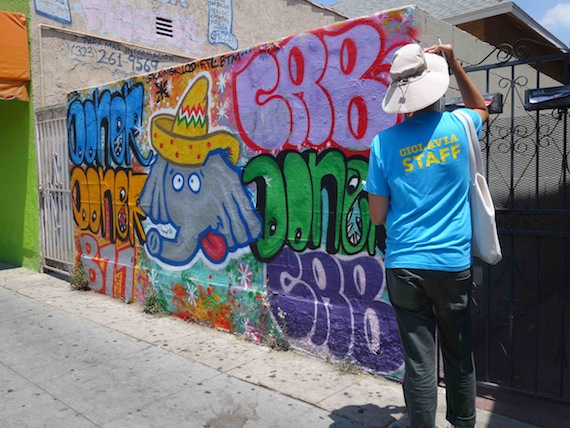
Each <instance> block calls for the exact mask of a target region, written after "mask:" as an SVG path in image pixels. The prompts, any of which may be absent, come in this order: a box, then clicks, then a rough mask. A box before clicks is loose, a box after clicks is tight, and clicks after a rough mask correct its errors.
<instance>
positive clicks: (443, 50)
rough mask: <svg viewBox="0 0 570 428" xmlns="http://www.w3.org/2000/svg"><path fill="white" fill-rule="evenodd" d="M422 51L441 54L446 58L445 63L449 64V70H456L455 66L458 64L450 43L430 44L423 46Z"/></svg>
mask: <svg viewBox="0 0 570 428" xmlns="http://www.w3.org/2000/svg"><path fill="white" fill-rule="evenodd" d="M424 52H426V53H431V54H436V55H443V56H444V58H445V59H446V60H447V64H448V65H449V68H450V69H451V71H454V70H456V69H457V67H459V66H460V64H459V61H457V58H456V57H455V52H454V51H453V46H451V45H444V44H439V45H433V46H430V47H429V48H425V49H424Z"/></svg>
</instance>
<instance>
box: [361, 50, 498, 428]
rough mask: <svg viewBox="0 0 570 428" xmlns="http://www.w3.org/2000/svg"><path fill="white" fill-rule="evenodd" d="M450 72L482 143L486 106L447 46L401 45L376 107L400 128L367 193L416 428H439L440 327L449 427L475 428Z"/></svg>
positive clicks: (381, 140) (464, 202)
mask: <svg viewBox="0 0 570 428" xmlns="http://www.w3.org/2000/svg"><path fill="white" fill-rule="evenodd" d="M448 67H449V69H448ZM449 70H451V72H452V73H453V74H454V75H455V79H456V82H457V85H458V88H459V92H460V93H461V96H462V98H463V102H464V103H465V107H466V108H465V109H464V111H465V112H466V113H468V114H469V115H470V117H471V118H472V120H473V122H474V124H475V128H476V130H477V133H478V135H480V132H481V128H482V124H483V123H484V122H486V121H487V119H488V116H489V113H488V110H487V106H486V104H485V100H484V98H483V96H482V95H481V93H480V92H479V91H478V90H477V88H476V87H475V86H474V84H473V83H472V82H471V81H470V79H469V78H468V76H467V74H466V73H465V71H464V70H463V68H462V66H461V64H460V63H459V61H458V59H457V58H456V56H455V53H454V50H453V47H452V46H451V45H446V44H438V45H435V46H432V47H429V48H427V49H425V50H424V49H422V48H421V47H420V46H419V45H418V44H415V43H412V44H408V45H405V46H402V47H401V48H399V49H398V50H397V51H396V52H395V54H394V60H393V63H392V66H391V68H390V78H391V84H390V86H389V88H388V90H387V92H386V95H385V97H384V99H383V101H382V108H383V109H384V111H385V112H386V113H390V114H403V115H404V116H405V120H404V121H403V122H401V123H398V124H396V125H394V126H392V127H390V128H388V129H386V130H384V131H383V132H381V133H380V134H378V135H377V136H376V137H375V138H374V139H373V140H372V143H371V150H370V159H369V169H368V175H367V178H366V183H365V186H364V190H365V191H367V192H368V200H369V207H370V217H371V219H372V221H373V222H374V223H375V224H376V225H381V224H385V227H386V251H385V267H386V282H387V287H388V294H389V297H390V301H391V303H392V306H393V308H394V312H395V315H396V319H397V322H398V330H399V334H400V338H401V342H402V348H403V352H404V361H405V374H404V380H403V391H404V398H405V402H406V407H407V410H408V415H409V418H410V424H411V427H412V428H416V427H435V417H436V411H437V376H436V352H437V350H436V345H435V343H436V342H435V334H436V327H437V331H438V337H439V341H440V343H441V348H442V354H443V361H444V371H445V384H446V404H447V414H446V417H447V420H448V421H449V422H450V423H451V424H452V425H453V426H456V427H473V426H475V396H476V385H475V367H474V362H473V356H472V349H471V346H472V344H471V320H470V314H469V302H470V300H471V288H472V277H471V276H472V274H471V264H472V256H471V215H470V205H469V140H468V137H467V134H466V132H465V128H464V126H463V124H462V122H461V121H460V119H459V118H458V117H456V116H455V115H454V114H452V113H449V112H443V106H444V104H443V96H444V94H445V92H446V91H447V88H448V86H449V80H450V79H449Z"/></svg>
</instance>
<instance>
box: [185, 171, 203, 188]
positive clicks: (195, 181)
mask: <svg viewBox="0 0 570 428" xmlns="http://www.w3.org/2000/svg"><path fill="white" fill-rule="evenodd" d="M188 187H190V190H192V191H193V192H194V193H198V192H199V191H200V188H201V187H202V181H201V180H200V177H199V176H198V174H192V175H191V176H190V177H188Z"/></svg>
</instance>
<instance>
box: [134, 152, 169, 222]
mask: <svg viewBox="0 0 570 428" xmlns="http://www.w3.org/2000/svg"><path fill="white" fill-rule="evenodd" d="M167 167H168V162H166V160H165V159H163V158H162V157H161V156H158V155H156V157H155V158H154V160H153V162H152V164H151V167H150V172H149V174H148V177H147V179H146V182H145V185H144V188H143V191H142V195H141V199H140V206H141V209H142V210H143V211H144V212H145V214H146V215H147V216H148V217H149V218H150V219H151V220H152V221H153V223H155V224H164V223H169V215H168V209H167V208H166V192H165V190H164V189H165V187H164V175H165V173H166V168H167Z"/></svg>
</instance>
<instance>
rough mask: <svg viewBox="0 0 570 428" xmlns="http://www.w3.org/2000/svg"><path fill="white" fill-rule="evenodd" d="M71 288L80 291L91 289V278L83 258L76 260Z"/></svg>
mask: <svg viewBox="0 0 570 428" xmlns="http://www.w3.org/2000/svg"><path fill="white" fill-rule="evenodd" d="M71 288H73V289H74V290H79V291H88V290H90V287H89V278H88V277H87V273H86V272H85V268H84V267H83V263H81V259H78V260H76V261H75V266H74V267H73V273H72V275H71Z"/></svg>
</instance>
